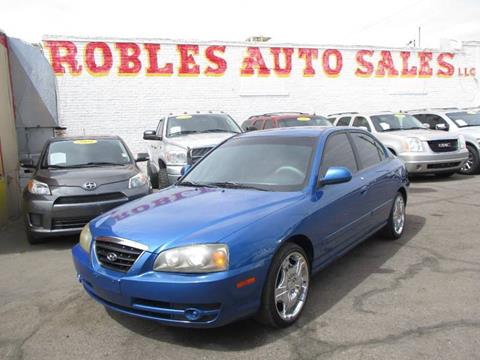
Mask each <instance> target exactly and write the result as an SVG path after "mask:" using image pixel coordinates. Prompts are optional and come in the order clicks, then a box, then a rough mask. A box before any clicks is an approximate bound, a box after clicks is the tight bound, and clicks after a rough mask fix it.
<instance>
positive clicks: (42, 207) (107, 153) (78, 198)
mask: <svg viewBox="0 0 480 360" xmlns="http://www.w3.org/2000/svg"><path fill="white" fill-rule="evenodd" d="M147 160H148V155H147V154H138V157H137V159H134V157H133V156H132V154H131V152H130V150H129V149H128V148H127V146H126V144H125V143H124V142H123V140H122V139H121V138H119V137H116V136H115V137H114V136H102V137H98V136H95V137H72V138H53V139H51V140H49V141H48V142H47V144H46V145H45V147H44V149H43V151H42V154H41V155H40V158H39V162H38V164H33V162H32V161H31V160H23V161H22V162H21V166H23V167H26V168H34V169H35V171H34V173H33V177H32V179H31V180H30V181H29V182H28V185H27V187H26V188H25V190H24V192H23V201H24V213H25V226H26V231H27V236H28V240H29V242H30V243H35V242H38V241H39V240H41V239H43V238H45V237H50V236H54V235H70V234H76V233H79V232H80V231H81V230H82V227H83V226H84V225H85V224H86V223H88V222H89V221H90V220H92V219H93V218H94V217H96V216H98V215H100V214H102V213H104V212H106V211H108V210H110V209H112V208H114V207H116V206H118V205H121V204H124V203H126V202H128V201H130V200H133V199H137V198H140V197H142V196H144V195H147V194H149V193H150V192H151V186H150V182H149V180H148V178H147V177H146V176H145V175H144V174H143V173H142V172H141V171H140V169H139V168H138V166H137V165H136V162H138V161H147Z"/></svg>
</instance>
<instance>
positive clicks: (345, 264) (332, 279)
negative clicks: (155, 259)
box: [107, 215, 425, 352]
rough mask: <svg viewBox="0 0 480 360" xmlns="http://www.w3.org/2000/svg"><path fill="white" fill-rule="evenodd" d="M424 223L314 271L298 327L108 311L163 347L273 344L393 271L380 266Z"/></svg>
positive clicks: (410, 220)
mask: <svg viewBox="0 0 480 360" xmlns="http://www.w3.org/2000/svg"><path fill="white" fill-rule="evenodd" d="M424 225H425V218H424V217H420V216H415V215H408V216H407V227H406V229H405V233H404V235H403V237H402V238H401V239H400V240H397V241H395V242H392V241H386V240H384V239H381V238H379V237H378V236H373V237H371V238H370V239H368V240H366V241H365V242H363V243H362V244H360V245H358V246H357V247H356V248H355V249H353V250H352V251H350V252H349V253H348V254H346V255H345V256H343V257H342V258H340V259H338V260H337V261H336V262H335V263H333V264H332V265H330V266H329V267H327V268H326V269H324V270H323V271H321V272H320V273H318V274H317V275H316V276H315V277H314V278H313V279H312V285H311V289H310V295H309V299H308V302H307V305H306V306H305V309H304V312H303V314H302V316H301V318H300V319H299V321H298V322H297V324H296V325H294V326H292V327H290V328H287V329H283V330H274V329H270V328H268V327H265V326H262V325H260V324H258V323H257V322H255V321H253V320H243V321H239V322H236V323H233V324H230V325H227V326H224V327H222V328H217V329H185V328H174V327H167V326H164V325H161V324H158V323H156V322H154V321H148V320H144V319H138V318H134V317H130V316H127V315H124V314H120V313H116V312H114V311H111V310H107V312H108V314H109V315H110V316H111V317H112V318H113V319H114V320H115V321H117V322H118V323H120V324H121V325H122V326H125V327H127V328H128V329H130V330H131V331H133V332H135V333H137V334H140V335H142V336H145V337H148V338H151V339H154V340H157V341H160V342H163V343H170V344H176V345H180V346H185V347H193V348H199V349H209V350H217V351H225V352H229V351H238V350H247V349H252V348H254V347H258V346H262V345H264V344H268V343H270V342H272V341H277V340H278V338H279V337H283V336H287V335H288V334H290V333H292V332H295V331H296V330H298V329H299V328H302V327H305V326H306V325H308V324H309V323H310V322H312V321H315V320H317V319H318V318H319V317H320V316H322V314H324V313H325V312H327V311H328V310H329V309H330V308H332V307H333V306H335V304H337V303H338V302H339V301H341V300H342V299H343V298H344V297H345V296H346V295H347V294H348V293H349V292H351V291H352V290H353V289H354V288H356V287H357V286H358V285H359V284H361V283H362V282H363V281H364V280H365V279H366V278H368V277H369V276H370V275H371V274H374V273H390V272H394V271H395V270H394V269H388V268H384V267H383V266H384V264H385V263H386V262H387V261H388V260H389V259H390V258H391V257H392V256H394V255H395V253H396V252H397V251H398V250H399V249H401V248H402V246H403V245H405V244H406V243H408V242H409V241H410V240H411V239H412V238H414V237H415V236H416V235H417V233H418V232H419V231H420V230H421V229H422V228H423V226H424Z"/></svg>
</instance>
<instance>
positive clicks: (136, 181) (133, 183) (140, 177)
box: [128, 173, 148, 189]
mask: <svg viewBox="0 0 480 360" xmlns="http://www.w3.org/2000/svg"><path fill="white" fill-rule="evenodd" d="M147 183H148V179H147V177H146V176H145V175H144V174H143V173H138V174H137V175H135V176H132V177H131V178H130V179H129V180H128V188H129V189H135V188H138V187H141V186H145V185H146V184H147Z"/></svg>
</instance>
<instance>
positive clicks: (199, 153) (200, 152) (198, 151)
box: [190, 146, 213, 164]
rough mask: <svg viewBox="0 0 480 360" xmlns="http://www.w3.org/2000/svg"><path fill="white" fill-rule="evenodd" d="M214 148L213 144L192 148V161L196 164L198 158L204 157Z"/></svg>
mask: <svg viewBox="0 0 480 360" xmlns="http://www.w3.org/2000/svg"><path fill="white" fill-rule="evenodd" d="M212 148H213V146H209V147H202V148H195V149H190V157H191V163H192V164H195V163H196V162H197V161H198V160H200V159H201V158H202V157H204V156H205V155H206V154H207V153H208V152H209V151H210V150H212Z"/></svg>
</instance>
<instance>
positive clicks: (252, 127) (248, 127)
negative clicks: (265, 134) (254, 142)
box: [245, 126, 258, 131]
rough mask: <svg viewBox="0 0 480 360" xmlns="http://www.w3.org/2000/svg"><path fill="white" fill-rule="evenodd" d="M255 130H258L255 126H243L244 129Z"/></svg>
mask: <svg viewBox="0 0 480 360" xmlns="http://www.w3.org/2000/svg"><path fill="white" fill-rule="evenodd" d="M255 130H258V129H257V128H256V127H255V126H247V127H246V128H245V131H255Z"/></svg>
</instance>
